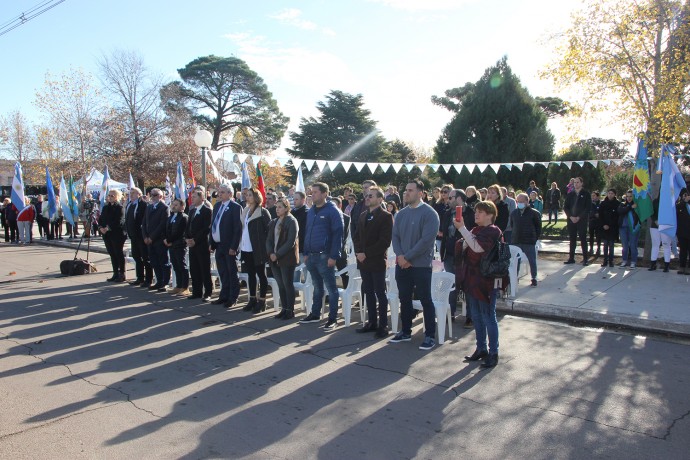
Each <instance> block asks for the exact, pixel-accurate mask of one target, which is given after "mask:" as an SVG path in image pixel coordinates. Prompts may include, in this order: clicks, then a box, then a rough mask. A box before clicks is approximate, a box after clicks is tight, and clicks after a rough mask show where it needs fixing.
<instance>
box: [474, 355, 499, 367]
mask: <svg viewBox="0 0 690 460" xmlns="http://www.w3.org/2000/svg"><path fill="white" fill-rule="evenodd" d="M496 364H498V354H495V355H489V356H487V357H486V358H484V362H483V363H482V364H481V365H480V366H479V367H483V368H484V369H489V368H491V367H496Z"/></svg>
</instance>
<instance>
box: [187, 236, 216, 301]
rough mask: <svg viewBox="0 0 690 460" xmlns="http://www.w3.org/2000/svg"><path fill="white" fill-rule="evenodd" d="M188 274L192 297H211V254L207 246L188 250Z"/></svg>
mask: <svg viewBox="0 0 690 460" xmlns="http://www.w3.org/2000/svg"><path fill="white" fill-rule="evenodd" d="M189 273H190V274H191V275H192V295H193V296H195V297H211V293H212V292H213V282H212V281H211V253H210V252H208V246H207V245H203V246H198V247H197V246H194V247H193V248H189Z"/></svg>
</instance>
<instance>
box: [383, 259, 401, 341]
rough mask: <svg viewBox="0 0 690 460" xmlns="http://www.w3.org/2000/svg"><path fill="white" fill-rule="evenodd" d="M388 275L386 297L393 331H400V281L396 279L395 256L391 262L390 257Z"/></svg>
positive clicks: (395, 332) (394, 332)
mask: <svg viewBox="0 0 690 460" xmlns="http://www.w3.org/2000/svg"><path fill="white" fill-rule="evenodd" d="M386 276H387V277H388V289H387V290H386V297H387V298H388V307H389V308H390V310H391V332H393V334H397V333H398V317H399V315H400V296H399V295H398V283H397V282H396V281H395V256H393V261H392V263H391V257H389V258H388V269H387V270H386Z"/></svg>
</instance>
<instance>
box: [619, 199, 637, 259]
mask: <svg viewBox="0 0 690 460" xmlns="http://www.w3.org/2000/svg"><path fill="white" fill-rule="evenodd" d="M636 208H637V204H636V203H635V201H634V200H633V193H632V190H628V191H627V192H626V193H625V201H623V202H622V203H621V205H620V206H618V230H619V232H620V236H621V246H623V251H622V252H623V260H622V261H621V263H620V265H619V267H630V268H636V267H637V239H638V238H639V236H640V229H641V227H642V226H641V225H640V218H639V217H638V216H637V212H635V209H636Z"/></svg>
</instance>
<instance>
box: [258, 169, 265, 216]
mask: <svg viewBox="0 0 690 460" xmlns="http://www.w3.org/2000/svg"><path fill="white" fill-rule="evenodd" d="M259 163H261V162H259ZM259 163H257V164H256V181H257V183H258V184H259V185H258V186H257V187H256V188H257V189H258V190H259V193H260V194H261V197H262V198H263V202H264V206H266V188H265V187H264V176H263V175H262V174H261V166H259Z"/></svg>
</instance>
